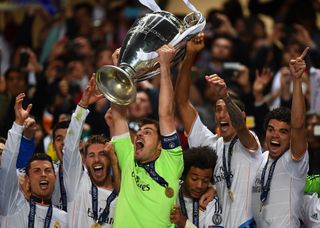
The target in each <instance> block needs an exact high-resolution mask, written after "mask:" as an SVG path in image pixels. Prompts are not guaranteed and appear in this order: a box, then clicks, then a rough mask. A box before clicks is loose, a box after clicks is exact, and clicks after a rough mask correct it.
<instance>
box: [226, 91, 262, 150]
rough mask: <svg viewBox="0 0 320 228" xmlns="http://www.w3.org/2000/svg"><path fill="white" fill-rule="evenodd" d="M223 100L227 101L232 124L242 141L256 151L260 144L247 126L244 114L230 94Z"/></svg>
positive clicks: (246, 146)
mask: <svg viewBox="0 0 320 228" xmlns="http://www.w3.org/2000/svg"><path fill="white" fill-rule="evenodd" d="M223 100H224V102H225V103H226V106H227V110H228V113H229V116H230V120H231V123H232V126H233V127H234V129H235V130H236V132H237V135H238V137H239V140H240V142H241V143H242V145H243V146H244V147H245V148H247V149H249V150H250V151H256V150H257V149H258V146H259V145H258V142H257V140H256V138H255V137H254V136H253V135H252V133H251V132H250V131H249V129H248V128H247V126H246V120H245V116H244V114H243V113H242V111H241V110H240V109H239V107H238V106H237V105H236V104H235V103H234V102H233V101H232V100H231V98H230V97H229V96H228V95H227V96H226V97H225V98H224V99H223Z"/></svg>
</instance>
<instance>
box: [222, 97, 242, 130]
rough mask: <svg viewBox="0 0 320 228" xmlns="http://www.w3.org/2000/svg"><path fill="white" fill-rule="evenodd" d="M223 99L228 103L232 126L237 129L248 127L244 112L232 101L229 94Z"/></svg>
mask: <svg viewBox="0 0 320 228" xmlns="http://www.w3.org/2000/svg"><path fill="white" fill-rule="evenodd" d="M223 100H224V102H225V104H226V107H227V110H228V113H229V116H230V120H231V123H232V126H233V127H234V128H235V129H236V130H241V129H243V128H245V127H246V123H245V118H244V116H243V113H242V112H241V110H240V109H239V107H238V106H237V105H236V104H235V103H234V102H233V101H232V99H231V98H230V97H229V95H227V96H226V97H224V98H223Z"/></svg>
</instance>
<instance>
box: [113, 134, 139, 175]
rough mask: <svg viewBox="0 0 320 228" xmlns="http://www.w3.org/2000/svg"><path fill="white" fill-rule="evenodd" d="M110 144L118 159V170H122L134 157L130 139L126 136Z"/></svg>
mask: <svg viewBox="0 0 320 228" xmlns="http://www.w3.org/2000/svg"><path fill="white" fill-rule="evenodd" d="M112 143H113V145H114V149H115V152H116V154H117V157H118V161H119V166H120V169H121V170H122V168H123V167H124V166H125V165H126V164H127V162H128V161H130V159H133V156H134V150H133V144H132V142H131V138H130V136H129V135H128V136H127V137H123V138H116V139H112Z"/></svg>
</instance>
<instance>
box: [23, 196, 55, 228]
mask: <svg viewBox="0 0 320 228" xmlns="http://www.w3.org/2000/svg"><path fill="white" fill-rule="evenodd" d="M29 203H30V211H29V219H28V228H34V221H35V216H36V203H35V201H34V199H33V196H31V197H30V200H29ZM51 218H52V204H51V202H50V204H49V208H48V210H47V214H46V218H45V220H44V228H49V226H50V223H51Z"/></svg>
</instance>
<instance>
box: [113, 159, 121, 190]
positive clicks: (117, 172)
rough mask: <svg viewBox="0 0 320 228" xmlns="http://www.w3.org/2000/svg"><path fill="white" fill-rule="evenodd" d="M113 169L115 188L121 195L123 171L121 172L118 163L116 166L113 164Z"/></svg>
mask: <svg viewBox="0 0 320 228" xmlns="http://www.w3.org/2000/svg"><path fill="white" fill-rule="evenodd" d="M111 168H112V173H113V188H114V189H115V190H116V191H117V193H118V194H119V192H120V185H121V171H120V168H119V164H118V162H117V163H116V164H112V165H111Z"/></svg>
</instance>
